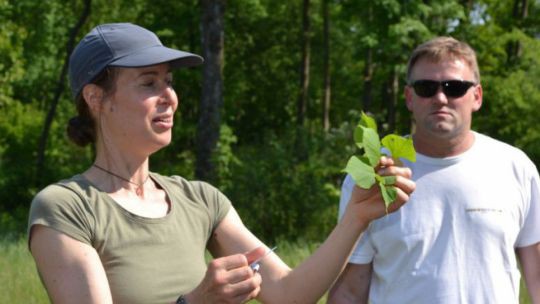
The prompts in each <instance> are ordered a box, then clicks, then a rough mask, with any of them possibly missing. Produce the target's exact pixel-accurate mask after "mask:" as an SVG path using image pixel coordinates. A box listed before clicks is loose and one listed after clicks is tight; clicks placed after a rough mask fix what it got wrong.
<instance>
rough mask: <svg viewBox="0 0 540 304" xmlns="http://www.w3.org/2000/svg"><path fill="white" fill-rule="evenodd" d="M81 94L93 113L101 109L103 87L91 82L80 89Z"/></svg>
mask: <svg viewBox="0 0 540 304" xmlns="http://www.w3.org/2000/svg"><path fill="white" fill-rule="evenodd" d="M82 96H83V98H84V101H85V102H86V104H87V105H88V108H89V109H90V110H91V111H92V113H93V114H96V113H97V112H99V111H100V110H101V105H102V101H103V89H102V88H101V87H99V86H98V85H95V84H93V83H90V84H87V85H85V86H84V88H83V89H82Z"/></svg>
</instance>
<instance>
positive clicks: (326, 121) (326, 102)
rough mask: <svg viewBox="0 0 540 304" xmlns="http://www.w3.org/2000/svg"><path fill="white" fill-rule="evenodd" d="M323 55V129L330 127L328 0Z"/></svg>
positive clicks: (324, 23) (325, 10)
mask: <svg viewBox="0 0 540 304" xmlns="http://www.w3.org/2000/svg"><path fill="white" fill-rule="evenodd" d="M322 9H323V57H324V59H323V60H324V62H323V65H324V88H323V90H324V97H323V98H324V99H323V129H324V131H328V130H329V129H330V101H331V100H330V96H331V77H330V17H329V14H328V0H323V8H322Z"/></svg>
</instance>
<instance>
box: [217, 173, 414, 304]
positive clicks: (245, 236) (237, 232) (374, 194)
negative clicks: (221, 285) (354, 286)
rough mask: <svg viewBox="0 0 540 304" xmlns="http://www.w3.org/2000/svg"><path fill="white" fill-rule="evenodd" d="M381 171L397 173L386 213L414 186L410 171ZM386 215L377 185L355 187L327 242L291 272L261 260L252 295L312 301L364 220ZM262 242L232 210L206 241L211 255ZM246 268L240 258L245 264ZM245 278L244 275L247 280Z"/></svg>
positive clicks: (335, 270) (330, 280) (332, 275)
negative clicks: (256, 289)
mask: <svg viewBox="0 0 540 304" xmlns="http://www.w3.org/2000/svg"><path fill="white" fill-rule="evenodd" d="M386 170H387V172H386V173H385V175H398V178H397V181H396V185H395V186H396V188H397V189H398V198H397V200H396V202H395V203H394V204H392V205H391V207H390V210H389V212H393V211H395V210H397V209H399V208H400V207H401V206H402V205H403V203H404V202H405V201H407V200H408V195H409V194H410V193H411V192H412V191H413V190H414V182H412V181H411V180H409V179H408V178H409V177H410V175H411V173H410V170H409V169H405V168H397V167H389V168H387V169H386ZM385 214H386V210H385V206H384V204H383V199H382V197H381V194H380V191H379V189H378V186H375V187H373V188H371V189H370V190H363V189H360V188H357V187H355V189H354V191H353V195H352V197H351V202H350V204H349V206H348V207H347V211H346V213H345V215H344V217H343V220H342V221H340V222H339V224H338V225H337V226H336V227H335V228H334V230H333V231H332V233H331V234H330V236H329V237H328V238H327V239H326V241H325V242H324V243H323V244H322V245H321V246H320V247H319V248H318V249H317V250H316V251H315V252H314V254H313V255H312V256H311V257H309V258H308V259H306V260H305V261H304V262H303V263H302V264H300V265H299V266H298V267H296V268H295V269H293V270H291V269H290V268H289V267H288V266H287V265H286V264H285V263H284V262H283V261H282V260H281V259H279V257H278V256H277V255H276V254H273V253H272V254H270V255H269V256H268V257H266V258H265V259H264V261H263V262H262V263H261V268H260V274H261V276H262V285H261V291H260V293H259V294H258V296H257V298H258V299H259V300H261V301H262V302H264V303H314V302H316V301H317V300H318V299H320V298H321V297H322V296H323V295H324V293H325V292H326V291H327V290H328V289H329V288H330V286H331V284H332V283H333V282H334V280H335V279H336V278H337V277H338V275H339V273H340V272H341V270H342V269H343V267H344V265H345V263H346V261H347V258H348V256H349V254H350V252H351V250H352V248H353V246H354V245H355V244H356V242H357V240H358V237H359V236H360V234H361V232H362V231H363V230H365V228H366V227H367V226H368V224H369V222H371V221H372V220H373V219H376V218H378V217H381V216H384V215H385ZM260 245H262V243H261V241H260V240H258V239H257V238H256V237H255V236H254V235H253V234H252V233H251V232H250V231H249V230H248V229H247V228H246V227H245V226H244V225H243V223H242V221H241V219H240V217H239V216H238V214H237V213H236V211H234V209H231V211H230V212H229V213H228V214H227V216H226V217H225V218H224V219H223V220H222V222H221V223H220V224H219V225H218V227H217V228H216V231H215V234H214V236H213V238H212V241H211V243H210V244H209V249H210V251H211V252H212V253H213V254H214V255H215V256H216V255H217V256H227V255H230V254H232V253H239V252H247V251H248V250H251V249H253V248H255V247H257V246H260ZM245 266H247V262H245V264H244V267H245ZM249 279H250V278H247V280H249Z"/></svg>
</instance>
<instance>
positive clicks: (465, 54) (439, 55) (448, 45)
mask: <svg viewBox="0 0 540 304" xmlns="http://www.w3.org/2000/svg"><path fill="white" fill-rule="evenodd" d="M421 58H426V59H428V60H431V61H433V62H440V61H442V60H445V59H462V60H464V61H465V63H467V64H468V65H469V67H470V68H471V69H472V71H473V73H474V78H475V79H474V81H475V82H476V83H480V70H479V68H478V62H477V60H476V52H475V51H474V50H473V49H472V48H471V46H469V45H468V44H467V43H465V42H462V41H459V40H456V39H454V38H452V37H436V38H433V39H431V40H428V41H426V42H424V43H422V44H421V45H419V46H418V47H416V49H414V51H413V52H412V54H411V57H410V59H409V62H408V64H407V83H409V82H410V81H411V80H412V79H411V72H412V69H413V68H414V65H415V64H416V63H417V62H418V60H420V59H421Z"/></svg>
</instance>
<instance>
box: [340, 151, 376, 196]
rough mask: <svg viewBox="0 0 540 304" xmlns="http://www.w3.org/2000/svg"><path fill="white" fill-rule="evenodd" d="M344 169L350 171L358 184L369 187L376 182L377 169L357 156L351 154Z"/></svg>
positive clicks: (365, 187) (364, 187)
mask: <svg viewBox="0 0 540 304" xmlns="http://www.w3.org/2000/svg"><path fill="white" fill-rule="evenodd" d="M343 171H345V172H347V173H349V174H350V175H351V176H352V178H353V179H354V181H355V182H356V184H357V185H358V186H360V187H361V188H363V189H369V188H371V186H373V185H374V184H375V170H374V169H373V167H371V166H369V165H368V164H366V163H365V162H363V161H362V160H360V159H359V158H358V157H356V156H351V158H349V161H348V162H347V166H346V167H345V169H343Z"/></svg>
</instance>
